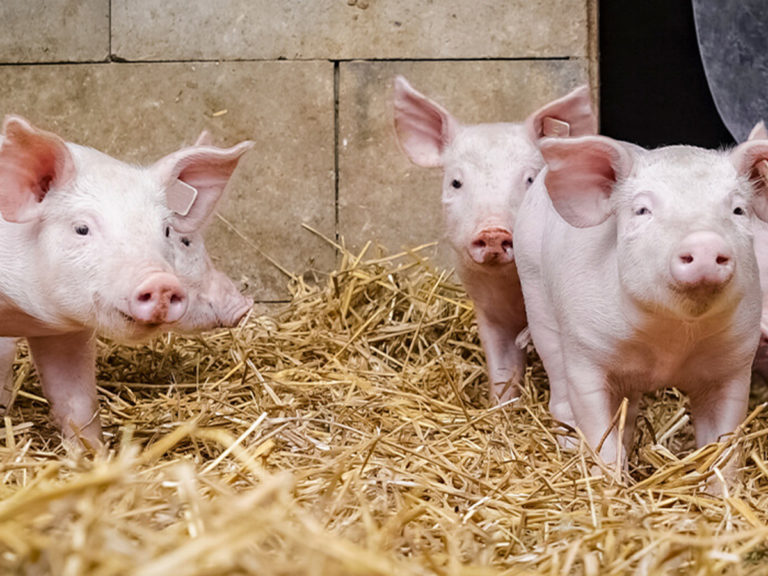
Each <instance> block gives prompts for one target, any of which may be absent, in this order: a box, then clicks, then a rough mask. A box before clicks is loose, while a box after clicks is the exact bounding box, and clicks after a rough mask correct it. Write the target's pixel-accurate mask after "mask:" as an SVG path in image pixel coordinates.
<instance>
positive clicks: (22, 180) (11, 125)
mask: <svg viewBox="0 0 768 576" xmlns="http://www.w3.org/2000/svg"><path fill="white" fill-rule="evenodd" d="M0 142H2V143H0V214H2V217H3V219H4V220H6V221H8V222H29V221H31V220H34V219H35V218H37V217H38V216H39V215H40V212H41V205H40V202H42V201H43V198H45V195H46V194H47V193H48V191H49V190H50V189H52V188H61V187H62V186H64V185H65V184H67V183H68V182H70V181H71V180H72V179H73V178H74V176H75V164H74V160H73V159H72V154H70V152H69V149H68V148H67V145H66V144H65V143H64V140H62V139H61V138H59V137H58V136H56V134H52V133H51V132H46V131H44V130H40V129H38V128H35V127H34V126H32V125H31V124H30V123H29V122H27V121H26V120H25V119H24V118H21V117H20V116H6V117H5V120H4V122H3V138H2V140H0Z"/></svg>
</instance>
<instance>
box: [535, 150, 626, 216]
mask: <svg viewBox="0 0 768 576" xmlns="http://www.w3.org/2000/svg"><path fill="white" fill-rule="evenodd" d="M540 148H541V153H542V155H543V156H544V160H545V161H546V163H547V168H548V169H547V173H546V175H545V177H544V184H545V185H546V187H547V192H549V196H550V198H551V199H552V204H553V205H554V207H555V210H557V212H558V214H560V216H562V217H563V219H564V220H565V221H566V222H568V223H569V224H570V225H571V226H576V227H577V228H587V227H589V226H597V225H598V224H600V223H602V222H604V221H605V220H606V219H607V218H608V216H610V214H611V202H610V197H611V193H612V192H613V189H614V185H615V184H616V182H617V181H619V180H621V179H623V178H626V177H627V176H628V175H629V172H630V170H631V169H632V163H633V161H632V156H631V153H630V152H629V150H628V149H626V148H625V147H624V146H622V145H621V143H619V142H616V141H615V140H612V139H611V138H606V137H605V136H582V137H581V138H546V139H544V140H542V142H541V146H540Z"/></svg>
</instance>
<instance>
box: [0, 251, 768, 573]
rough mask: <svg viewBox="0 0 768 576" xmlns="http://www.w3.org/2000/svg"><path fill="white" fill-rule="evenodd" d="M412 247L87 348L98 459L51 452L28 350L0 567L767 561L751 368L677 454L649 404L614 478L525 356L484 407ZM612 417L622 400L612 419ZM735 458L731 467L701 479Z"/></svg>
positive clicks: (0, 433)
mask: <svg viewBox="0 0 768 576" xmlns="http://www.w3.org/2000/svg"><path fill="white" fill-rule="evenodd" d="M421 253H422V251H419V250H414V251H412V252H410V253H407V254H401V255H397V256H393V257H388V258H387V257H381V258H375V257H370V256H367V255H366V254H359V255H353V254H350V253H348V252H346V251H344V250H343V249H341V254H342V258H341V263H340V266H339V269H338V270H337V271H336V272H334V273H333V274H332V275H331V276H330V278H329V279H328V281H327V282H323V283H322V284H321V285H320V286H319V287H312V286H308V285H306V284H304V283H303V282H302V281H301V279H300V278H294V279H292V281H291V287H292V290H293V293H294V298H293V301H292V302H291V303H290V305H287V306H285V307H283V308H280V309H272V310H269V311H268V312H269V314H266V313H265V314H263V315H259V314H256V313H254V314H253V315H251V316H250V317H249V318H248V319H246V321H245V322H244V323H243V324H241V326H240V327H238V328H237V329H234V330H223V331H218V332H212V333H207V334H204V335H202V336H199V337H192V338H186V337H180V336H174V335H166V336H163V337H162V338H159V339H157V340H155V341H153V342H151V343H149V344H148V345H146V346H140V347H126V346H117V345H114V344H111V343H108V342H105V343H102V344H100V364H99V373H98V378H99V384H100V392H101V403H102V419H103V421H104V424H105V432H106V433H107V436H108V438H109V443H110V454H109V456H108V457H106V458H96V459H92V458H84V457H74V456H68V455H67V454H65V452H64V451H63V449H62V448H61V446H60V444H59V440H58V437H57V435H56V433H55V431H54V429H53V428H52V426H51V425H50V423H49V422H48V419H47V406H46V405H45V402H44V400H42V398H40V391H39V387H38V386H37V379H36V377H35V375H34V372H33V371H32V370H31V369H30V365H29V361H28V358H27V356H26V354H25V353H24V352H23V351H22V353H21V354H20V356H19V358H18V361H17V364H18V365H17V367H16V370H17V371H16V377H17V385H20V392H19V394H18V397H17V399H16V404H15V406H14V407H13V409H12V410H11V411H10V413H9V415H8V416H7V417H6V418H5V420H4V424H3V427H2V428H0V472H1V473H2V484H0V573H2V574H64V575H77V574H89V575H91V574H92V575H105V576H106V575H137V576H138V575H141V576H150V575H157V576H166V575H172V576H185V575H200V576H202V575H215V574H227V575H238V574H258V575H261V576H265V575H266V576H268V575H339V576H342V575H352V574H355V575H358V574H359V575H404V576H409V575H422V574H437V575H466V576H470V575H472V576H481V575H496V574H587V575H592V574H595V575H596V574H600V575H603V574H660V573H665V574H702V575H703V574H765V573H768V527H766V523H768V514H767V513H766V510H768V463H766V462H765V459H766V445H765V443H766V440H765V435H766V433H767V432H766V431H767V430H768V426H766V420H767V419H768V410H763V409H762V408H763V404H762V401H763V399H764V397H765V396H766V390H765V386H764V385H763V384H759V383H756V384H755V386H754V392H753V395H754V397H753V399H752V403H751V408H752V409H753V413H752V414H751V416H750V419H749V420H748V422H747V423H746V424H745V425H744V426H743V428H742V429H741V430H739V432H738V433H737V434H736V435H735V436H734V437H733V438H732V439H730V440H728V441H727V442H725V443H722V444H718V445H712V446H708V447H706V448H704V449H702V450H700V451H695V450H694V444H693V438H692V428H691V425H690V423H689V422H688V420H687V416H686V412H685V403H684V399H683V398H682V397H681V396H680V395H678V394H677V393H676V392H675V391H665V392H663V393H659V394H658V395H657V396H656V397H655V398H652V399H651V400H650V401H649V402H647V403H646V404H645V407H644V409H643V410H642V414H641V417H640V421H639V423H638V434H637V437H636V440H637V445H638V448H637V449H636V450H635V451H634V452H633V454H632V455H631V458H630V469H629V473H628V475H627V476H625V477H624V480H623V481H621V482H617V481H616V480H614V479H613V476H612V473H613V471H611V470H606V471H605V472H606V474H604V475H601V474H597V469H596V467H595V459H594V458H593V456H592V454H591V453H590V451H589V450H588V449H587V448H585V447H584V446H583V445H581V447H579V448H574V449H567V450H564V449H561V448H560V447H559V444H558V441H557V439H558V436H560V435H564V434H570V435H571V436H572V437H573V438H575V439H576V441H578V436H577V434H576V433H575V432H573V431H568V430H565V429H563V428H562V427H560V426H558V424H557V423H556V422H554V421H553V419H552V418H551V416H550V415H549V413H548V410H547V400H548V390H547V383H546V377H545V375H544V373H543V371H542V369H541V367H540V364H539V363H538V362H537V361H536V358H535V356H534V354H533V352H531V354H530V365H531V368H530V369H529V372H528V374H527V376H526V381H525V388H524V390H523V395H522V397H521V398H520V399H519V400H518V401H516V402H514V403H512V404H509V405H506V406H502V407H498V406H496V407H494V406H491V405H489V403H488V401H487V399H486V389H487V385H486V381H485V376H484V363H483V356H482V351H481V349H480V346H479V343H478V339H477V333H476V327H475V325H474V323H473V312H472V308H471V303H470V302H469V301H468V300H467V298H466V296H465V295H464V293H463V291H462V290H461V289H460V288H459V287H458V286H456V285H454V284H453V283H452V282H451V281H450V279H449V275H448V274H447V273H445V272H442V271H438V270H434V269H432V268H431V267H430V265H429V263H428V261H426V260H425V259H424V258H423V257H422V256H421V255H420V254H421ZM619 422H620V418H619ZM734 453H740V454H741V455H742V457H741V462H742V464H743V468H742V470H741V481H740V482H739V483H737V484H736V485H735V486H731V487H730V489H728V490H727V492H726V494H724V495H723V496H717V497H716V496H710V495H709V494H707V493H706V492H702V490H701V489H702V488H703V487H704V486H705V485H706V482H707V481H708V479H710V483H711V482H712V481H713V480H711V479H712V478H715V481H716V478H717V476H718V474H720V469H721V467H722V460H723V459H724V458H726V457H728V456H729V455H730V454H734Z"/></svg>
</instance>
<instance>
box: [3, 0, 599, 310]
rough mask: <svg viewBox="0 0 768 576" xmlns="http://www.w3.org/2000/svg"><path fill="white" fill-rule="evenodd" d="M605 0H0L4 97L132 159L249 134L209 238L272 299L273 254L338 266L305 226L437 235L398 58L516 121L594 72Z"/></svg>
mask: <svg viewBox="0 0 768 576" xmlns="http://www.w3.org/2000/svg"><path fill="white" fill-rule="evenodd" d="M595 1H596V0H538V1H536V0H280V1H274V0H271V1H270V0H219V1H217V2H207V1H204V0H198V1H196V2H195V1H189V0H166V1H164V2H156V1H155V0H111V2H110V0H54V1H51V0H4V1H3V2H2V3H0V22H1V23H2V24H1V25H0V111H2V112H3V113H16V114H21V115H24V116H26V117H27V118H28V119H30V120H31V121H32V122H33V123H35V124H37V125H39V126H40V127H43V128H46V129H48V130H52V131H54V132H57V133H59V134H60V135H62V136H63V137H64V138H66V139H68V140H71V141H74V142H78V143H81V144H87V145H90V146H93V147H95V148H99V149H101V150H103V151H105V152H107V153H109V154H111V155H114V156H116V157H118V158H121V159H124V160H127V161H132V162H143V163H148V162H152V161H154V160H155V159H157V158H158V157H160V156H162V155H164V154H166V153H168V152H171V151H173V150H175V149H176V148H177V147H179V146H180V145H181V144H184V143H191V141H193V140H194V138H195V137H196V136H197V134H198V133H199V132H200V131H201V130H202V129H203V128H206V129H208V130H209V131H211V132H212V134H213V135H214V138H215V139H216V141H217V142H218V143H221V144H222V145H224V144H226V145H231V144H234V143H235V142H237V141H240V140H243V139H253V140H255V141H256V143H257V146H256V149H255V150H254V151H252V152H249V153H248V155H247V156H245V157H244V159H243V161H242V163H241V166H240V168H239V169H238V171H237V173H236V176H235V178H234V179H233V181H232V183H231V185H230V188H229V193H228V198H227V200H226V202H225V205H223V206H222V207H221V210H220V217H218V218H216V219H215V221H214V222H213V224H212V226H211V229H210V230H209V232H208V245H209V249H210V252H211V254H212V256H213V257H214V260H216V261H217V263H218V264H219V265H220V267H221V268H222V269H224V270H225V271H227V272H228V273H229V274H230V275H231V276H232V277H233V278H235V279H238V280H240V281H242V283H243V285H244V287H245V289H246V290H247V291H248V292H249V293H250V294H252V295H254V296H255V297H256V298H257V299H258V300H264V301H269V300H278V299H283V298H286V297H287V291H286V289H285V280H286V277H285V276H284V275H283V274H282V273H281V272H280V271H279V270H278V268H277V267H276V266H274V265H273V264H272V263H271V262H270V260H273V261H275V262H277V263H279V264H280V265H281V266H283V267H284V268H286V269H288V270H291V271H293V272H295V273H297V274H305V275H308V276H312V275H313V274H315V275H318V274H319V275H322V273H323V272H327V271H328V270H331V269H333V266H334V265H335V259H336V253H335V249H334V248H333V246H331V245H330V244H329V243H327V242H325V241H324V240H322V239H321V238H320V237H318V236H317V235H315V234H313V233H311V232H309V231H307V230H306V229H305V228H304V227H303V226H302V224H306V225H308V226H310V227H311V228H313V229H315V230H317V231H318V232H320V233H321V234H323V235H325V236H327V237H329V238H331V239H334V238H337V237H343V238H344V240H345V242H346V245H347V246H348V247H351V248H352V249H353V250H358V249H360V248H361V247H362V246H363V245H364V244H365V243H366V242H367V241H368V240H371V241H376V242H380V243H381V244H382V245H383V246H385V247H386V248H387V249H388V250H390V251H396V250H399V249H400V248H402V247H412V246H415V245H417V244H421V243H426V242H430V241H433V240H437V239H438V238H439V236H440V202H439V188H440V176H439V172H436V171H429V170H422V169H419V168H417V167H415V166H412V165H411V164H410V163H409V162H408V161H407V160H406V159H405V158H404V157H403V156H402V154H401V153H400V151H399V150H398V148H397V145H396V143H395V140H394V135H393V129H392V113H391V104H390V100H391V90H392V78H393V76H394V75H395V74H398V73H399V74H404V75H406V77H407V78H408V79H409V80H410V81H411V83H412V84H413V85H414V86H415V87H416V88H417V89H419V90H421V91H422V92H425V93H426V94H428V95H430V96H431V97H433V98H435V99H437V100H438V101H440V102H441V103H442V104H443V105H444V106H446V107H447V108H448V109H449V110H451V112H453V113H454V115H456V116H457V117H458V118H459V119H461V120H464V121H466V122H480V121H512V120H519V119H522V118H524V117H525V116H526V115H527V114H528V113H530V112H531V111H532V110H534V109H535V108H537V107H538V106H539V105H540V104H542V103H543V102H545V101H547V100H550V99H552V98H555V97H557V96H560V95H562V94H564V93H565V92H567V91H568V90H570V89H571V88H573V87H574V86H576V85H578V84H580V83H583V82H586V81H587V80H588V78H589V77H590V75H592V76H593V77H594V71H595V67H594V63H595V58H594V50H593V49H592V47H593V46H594V39H595V37H594V32H592V31H593V30H594V28H595V27H594V25H593V23H594V11H595V7H594V2H595ZM590 62H591V63H592V64H593V65H590ZM590 73H591V74H590ZM594 84H595V83H594V82H593V85H594ZM444 252H445V250H442V249H441V251H440V252H439V253H438V254H437V258H438V262H440V263H442V264H450V258H449V257H448V255H447V254H445V253H444Z"/></svg>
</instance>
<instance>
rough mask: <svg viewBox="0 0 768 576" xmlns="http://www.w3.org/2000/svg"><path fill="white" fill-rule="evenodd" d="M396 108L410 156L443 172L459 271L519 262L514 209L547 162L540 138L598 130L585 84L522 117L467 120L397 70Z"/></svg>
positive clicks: (451, 239)
mask: <svg viewBox="0 0 768 576" xmlns="http://www.w3.org/2000/svg"><path fill="white" fill-rule="evenodd" d="M394 109H395V130H396V133H397V138H398V142H399V144H400V146H401V148H402V149H403V151H404V152H405V154H406V155H407V156H408V157H409V158H410V159H411V161H413V162H414V163H415V164H417V165H419V166H424V167H440V168H442V170H443V192H442V203H443V216H444V222H445V235H446V237H447V239H448V241H449V243H450V244H451V246H452V248H453V249H454V251H455V252H456V254H457V256H458V258H459V264H460V269H465V270H473V271H479V270H483V269H485V270H488V269H496V268H499V267H501V266H507V265H510V264H512V263H513V262H514V246H513V242H512V234H513V232H514V223H515V218H516V216H517V210H518V208H519V206H520V203H521V202H522V199H523V197H524V195H525V193H526V191H527V190H528V188H529V187H530V186H531V184H532V183H533V181H534V180H535V178H536V176H537V175H538V173H539V171H540V170H541V168H542V167H543V166H544V161H543V159H542V158H541V154H540V153H539V151H538V148H537V143H538V140H539V139H540V138H542V137H543V136H548V135H549V136H554V135H562V136H577V135H581V134H593V133H594V132H595V131H596V129H597V126H596V118H595V115H594V113H593V111H592V107H591V105H590V101H589V94H588V89H587V87H586V86H582V87H580V88H578V89H576V90H574V91H573V92H571V93H570V94H568V95H567V96H565V97H563V98H561V99H559V100H555V101H554V102H551V103H549V104H547V105H546V106H544V107H542V108H540V109H539V110H537V111H535V112H534V113H532V114H531V115H530V116H529V117H528V118H527V119H526V120H525V121H524V122H522V123H498V124H476V125H465V124H462V123H460V122H459V121H458V120H456V119H455V118H454V117H453V116H452V115H451V114H450V113H449V112H448V110H446V109H445V108H444V107H443V106H441V105H440V104H438V103H437V102H435V101H433V100H431V99H429V98H427V97H426V96H424V95H423V94H421V93H420V92H418V91H417V90H415V89H414V88H413V87H411V85H410V84H409V83H408V81H407V80H406V79H405V78H403V77H402V76H398V77H397V78H396V79H395V92H394Z"/></svg>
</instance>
